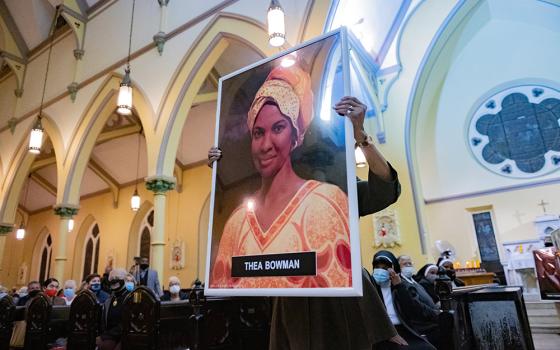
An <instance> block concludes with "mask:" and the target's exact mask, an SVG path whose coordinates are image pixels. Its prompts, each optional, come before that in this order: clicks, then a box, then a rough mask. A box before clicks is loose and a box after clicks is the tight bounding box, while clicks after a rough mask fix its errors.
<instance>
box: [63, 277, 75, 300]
mask: <svg viewBox="0 0 560 350" xmlns="http://www.w3.org/2000/svg"><path fill="white" fill-rule="evenodd" d="M63 293H64V294H63V296H62V299H64V301H65V302H66V305H70V304H72V301H73V300H74V298H75V297H76V281H74V280H67V281H66V282H64V292H63Z"/></svg>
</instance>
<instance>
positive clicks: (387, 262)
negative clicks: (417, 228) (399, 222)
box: [372, 250, 435, 350]
mask: <svg viewBox="0 0 560 350" xmlns="http://www.w3.org/2000/svg"><path fill="white" fill-rule="evenodd" d="M372 267H373V273H372V277H373V283H374V285H375V287H376V288H377V290H378V292H379V295H380V296H381V298H382V299H383V303H384V305H385V308H386V309H387V314H388V315H389V318H390V320H391V322H392V323H393V325H394V326H395V328H396V329H397V332H398V333H399V335H400V336H401V337H403V338H404V340H405V341H406V342H407V343H408V346H402V345H397V344H386V347H385V348H387V349H401V348H404V349H418V350H420V349H435V347H434V346H433V345H432V344H430V343H429V342H428V341H427V340H425V339H424V338H423V337H422V336H421V335H420V334H419V333H417V331H416V330H415V329H414V327H412V325H411V323H410V318H409V315H411V314H421V313H422V312H425V311H426V310H425V307H424V306H423V305H422V303H421V302H420V301H419V299H418V293H417V291H416V288H415V287H413V286H412V287H410V286H409V285H407V284H406V283H405V282H403V280H402V279H401V277H400V276H399V273H400V272H401V269H400V266H399V264H398V262H397V259H396V258H395V256H394V255H393V253H391V252H389V251H387V250H381V251H378V252H377V253H375V255H374V256H373V261H372Z"/></svg>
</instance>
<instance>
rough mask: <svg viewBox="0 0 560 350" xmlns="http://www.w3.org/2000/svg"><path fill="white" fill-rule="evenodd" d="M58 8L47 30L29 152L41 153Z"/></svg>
mask: <svg viewBox="0 0 560 350" xmlns="http://www.w3.org/2000/svg"><path fill="white" fill-rule="evenodd" d="M58 14H59V12H58V8H57V9H56V11H55V13H54V18H53V21H52V24H51V29H50V31H49V35H50V43H49V53H48V54H47V69H46V70H45V79H44V80H43V94H42V95H41V104H40V105H39V116H38V117H37V121H36V122H35V125H34V126H33V128H32V129H31V135H30V136H29V147H28V150H29V153H33V154H39V153H41V147H43V134H44V130H43V125H42V124H41V118H42V117H43V103H44V102H45V92H46V89H47V78H48V76H49V67H50V65H51V54H52V48H53V42H54V32H55V28H56V19H57V18H58Z"/></svg>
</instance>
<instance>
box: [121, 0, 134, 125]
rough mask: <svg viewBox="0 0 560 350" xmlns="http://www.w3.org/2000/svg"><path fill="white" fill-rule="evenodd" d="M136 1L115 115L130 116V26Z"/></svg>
mask: <svg viewBox="0 0 560 350" xmlns="http://www.w3.org/2000/svg"><path fill="white" fill-rule="evenodd" d="M135 5H136V0H132V16H131V19H130V34H129V36H128V56H127V58H126V68H125V69H124V77H123V79H122V81H121V85H120V87H119V96H118V97H117V113H119V114H121V115H131V114H132V81H131V80H130V50H131V47H132V26H133V25H134V7H135Z"/></svg>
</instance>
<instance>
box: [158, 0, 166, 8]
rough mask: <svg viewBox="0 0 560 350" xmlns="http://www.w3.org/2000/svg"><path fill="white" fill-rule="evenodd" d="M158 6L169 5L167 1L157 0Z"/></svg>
mask: <svg viewBox="0 0 560 350" xmlns="http://www.w3.org/2000/svg"><path fill="white" fill-rule="evenodd" d="M158 3H159V6H161V7H163V6H167V4H169V0H158Z"/></svg>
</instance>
